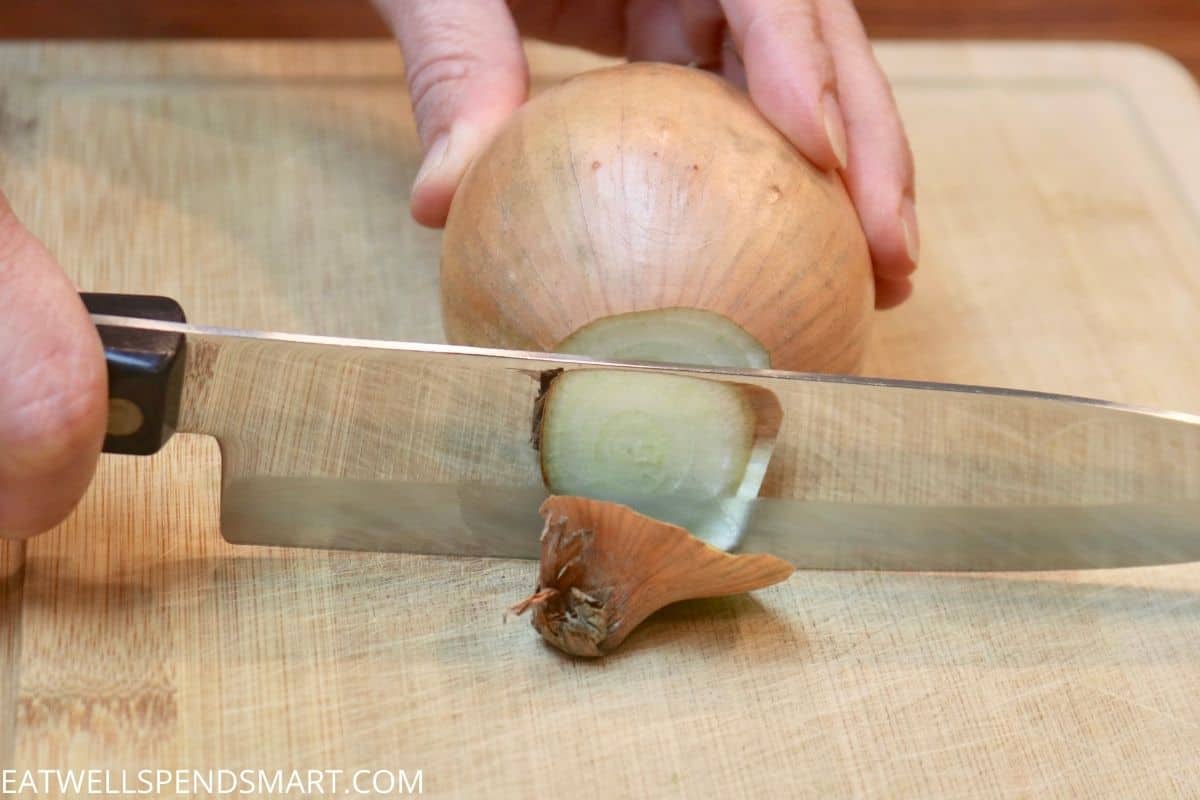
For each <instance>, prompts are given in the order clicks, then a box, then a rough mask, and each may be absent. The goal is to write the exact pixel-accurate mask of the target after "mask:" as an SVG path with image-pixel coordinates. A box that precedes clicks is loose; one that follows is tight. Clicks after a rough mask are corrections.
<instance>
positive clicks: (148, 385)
mask: <svg viewBox="0 0 1200 800" xmlns="http://www.w3.org/2000/svg"><path fill="white" fill-rule="evenodd" d="M81 296H82V297H83V304H84V305H85V306H87V310H88V311H89V312H90V313H92V314H108V315H110V316H115V317H135V318H138V319H153V320H162V321H165V322H186V321H187V320H186V319H185V318H184V315H183V309H182V308H180V306H179V304H178V303H176V302H175V301H174V300H172V299H171V298H169V297H157V296H150V295H133V294H96V293H92V292H84V293H82V295H81ZM96 330H97V331H99V333H100V341H101V343H103V345H104V360H105V362H106V363H107V364H108V429H107V431H105V434H104V452H106V453H122V454H125V455H139V456H140V455H151V454H153V453H157V452H158V451H159V450H160V449H161V448H162V446H163V445H164V444H166V443H167V440H168V439H170V438H171V434H172V433H174V432H175V424H176V421H177V419H178V417H179V392H180V389H181V387H182V386H183V362H184V336H183V334H182V333H170V332H165V331H144V330H131V329H128V328H114V327H112V326H109V325H97V326H96Z"/></svg>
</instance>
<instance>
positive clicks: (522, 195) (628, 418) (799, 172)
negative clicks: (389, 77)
mask: <svg viewBox="0 0 1200 800" xmlns="http://www.w3.org/2000/svg"><path fill="white" fill-rule="evenodd" d="M497 5H498V4H497ZM534 5H536V4H534V3H524V4H518V5H517V9H516V14H517V18H518V21H521V20H526V19H527V17H528V15H529V14H530V13H531V12H530V8H531V7H532V6H534ZM451 6H453V7H454V8H456V9H457V10H458V12H459V13H460V16H459V17H457V18H456V19H458V20H459V21H458V22H456V23H455V25H454V27H452V28H449V29H445V30H443V31H441V33H440V34H439V35H435V36H433V37H432V38H431V39H429V40H425V39H423V38H422V36H423V35H426V34H428V33H429V32H430V31H434V30H437V27H436V26H437V23H438V10H439V9H440V10H441V11H445V10H446V9H448V8H450V7H451ZM602 6H603V4H600V6H597V5H596V4H587V6H586V8H588V9H591V10H592V11H593V12H596V11H597V9H598V8H599V7H602ZM613 6H614V7H615V6H620V7H621V8H622V9H623V13H625V14H626V23H628V22H629V21H630V20H631V19H634V18H636V17H637V15H638V14H642V15H643V17H644V19H643V20H642V21H643V22H645V23H646V24H648V25H650V26H651V27H652V28H654V27H655V26H657V31H658V34H659V36H658V44H659V45H666V44H669V43H670V36H666V37H665V38H663V35H664V33H665V32H666V31H667V30H668V29H669V28H671V26H672V25H675V28H676V33H678V34H680V36H678V37H676V41H675V45H682V44H683V43H684V42H686V47H688V48H691V51H690V52H691V55H692V56H693V57H692V58H688V59H683V58H682V57H681V56H680V53H682V52H683V49H680V48H677V49H676V50H675V51H674V55H675V57H676V58H675V60H686V61H690V62H703V63H706V64H708V65H709V66H710V67H712V69H711V70H710V71H715V72H719V73H721V74H722V75H724V76H725V77H726V78H732V79H733V80H734V81H735V82H736V81H737V80H738V79H740V78H742V77H743V76H744V77H745V79H746V82H747V83H748V85H749V88H750V93H749V96H747V95H746V94H745V93H743V92H741V91H739V90H738V89H737V88H735V87H734V86H733V85H732V84H731V83H730V82H729V81H727V80H723V79H722V78H718V77H715V76H713V75H711V74H706V73H705V71H704V70H699V69H691V68H686V67H681V66H674V65H670V64H663V63H657V64H646V63H641V64H630V65H625V66H620V67H613V68H608V69H602V70H595V71H592V72H588V73H585V74H583V75H579V76H576V77H574V78H571V79H569V80H567V81H565V82H564V83H562V84H560V85H558V86H556V87H553V88H551V89H549V90H547V91H545V92H544V93H542V94H540V95H539V96H538V97H537V98H535V99H534V100H532V101H530V102H529V103H526V104H524V105H523V106H522V107H521V108H519V109H516V110H515V111H514V108H516V106H517V105H520V104H521V103H522V102H523V100H524V94H525V88H526V87H525V79H524V77H523V76H524V64H523V62H522V61H521V59H520V49H519V44H518V42H517V41H516V38H515V34H516V30H515V28H513V25H512V22H513V20H512V19H510V18H508V17H507V12H505V11H504V9H503V8H502V7H501V8H499V9H497V8H496V7H494V6H493V4H492V3H489V2H485V1H484V0H474V2H470V1H469V0H442V3H441V4H439V3H427V4H415V3H396V4H394V5H392V6H389V7H390V9H391V12H390V13H391V16H392V18H393V20H394V21H395V22H396V24H397V27H398V32H399V34H400V36H401V40H402V44H404V46H405V50H406V53H407V55H408V58H409V82H410V86H411V88H412V90H413V97H414V106H415V109H416V112H417V117H418V123H419V125H420V127H421V135H422V139H423V141H424V142H425V143H426V145H427V147H428V152H427V155H426V160H425V163H424V164H423V165H422V167H421V170H420V173H419V174H418V177H417V179H416V182H415V186H414V192H413V212H414V215H415V216H416V217H417V218H418V219H419V220H420V221H422V222H426V223H433V224H442V223H444V224H445V227H446V231H445V235H444V237H443V243H442V263H441V293H442V312H443V320H444V324H445V330H446V335H447V338H448V340H449V341H451V342H453V343H458V344H470V345H477V346H484V347H505V348H510V349H518V350H542V351H558V352H563V353H571V354H579V355H586V356H594V357H598V358H602V359H608V360H615V361H658V362H671V363H679V364H691V365H711V366H726V367H756V368H762V367H773V368H778V369H785V370H793V371H808V372H853V371H855V370H856V369H857V368H858V366H859V364H860V363H861V359H862V356H863V352H864V349H865V345H866V343H867V338H868V336H867V334H868V331H869V327H870V323H871V317H872V315H873V308H874V307H876V306H888V305H892V304H895V303H896V302H899V301H900V300H903V299H904V297H905V296H906V295H907V293H908V291H909V284H908V277H907V276H908V274H909V273H910V272H911V271H912V269H913V268H914V267H915V262H916V256H917V252H916V251H917V235H916V223H915V217H914V212H913V205H912V191H911V174H912V173H911V166H910V159H909V156H908V148H907V145H906V144H905V142H904V136H903V132H902V131H901V130H900V126H899V122H898V120H897V118H896V115H895V109H894V106H893V105H892V103H891V97H890V94H889V93H888V91H887V87H886V83H885V82H884V80H883V78H882V76H881V75H880V74H879V71H878V68H877V67H876V66H875V65H874V62H873V61H872V60H871V56H870V48H869V46H868V45H867V44H866V40H865V36H864V35H863V33H862V29H861V26H859V25H858V23H857V18H856V17H855V16H854V13H853V9H852V6H850V4H849V2H843V0H808V1H807V2H800V1H798V2H792V3H783V2H782V0H780V2H777V3H776V2H772V0H764V2H754V3H750V2H748V0H729V1H728V2H726V3H724V4H723V6H722V7H719V6H717V4H716V3H715V2H705V0H686V2H685V0H679V3H678V4H676V3H673V2H671V0H661V1H660V2H655V0H645V2H630V3H628V4H616V3H614V4H613ZM559 7H560V8H562V9H564V10H563V11H562V13H561V16H560V18H559V19H558V27H557V28H556V30H558V32H559V34H560V35H558V36H556V37H555V38H560V39H566V40H568V41H571V42H572V43H575V44H584V45H588V46H592V47H593V48H596V49H606V48H605V46H604V45H603V43H602V39H598V38H597V36H602V32H601V30H600V29H596V28H595V25H594V24H593V25H591V26H582V25H581V26H580V27H579V28H578V29H577V30H576V31H575V34H577V35H576V36H572V35H568V34H565V33H564V31H565V30H566V29H569V28H570V24H569V23H571V21H572V20H574V22H575V23H581V22H582V21H583V20H582V17H580V18H579V19H574V17H573V15H574V16H576V17H578V16H579V15H581V14H582V13H583V12H582V11H581V10H580V9H581V8H584V5H583V4H561V5H560V6H559ZM468 8H471V9H474V10H475V11H476V12H478V14H479V15H480V16H478V17H472V16H470V15H468V14H467V13H466V12H467V11H468ZM722 8H723V10H724V15H723V16H722V15H721V14H720V13H717V12H720V11H721V9H722ZM610 10H611V9H610ZM489 13H490V14H491V17H488V14H489ZM705 13H707V14H708V17H707V18H706V17H705V16H704V15H705ZM672 15H674V16H672ZM714 15H715V16H714ZM489 19H490V22H491V24H493V25H496V26H499V27H497V28H495V29H494V30H501V29H502V30H505V31H507V33H509V34H512V36H511V39H512V41H510V42H508V44H509V45H511V49H510V50H508V51H505V49H504V48H503V47H501V48H500V49H499V50H497V49H496V47H495V44H494V42H493V43H491V44H490V45H485V44H484V43H483V40H482V39H480V40H478V41H476V42H475V43H474V45H472V43H471V41H470V35H471V31H472V30H474V27H475V26H476V25H484V26H485V27H486V24H487V21H488V20H489ZM706 19H707V22H705V20H706ZM542 22H543V24H546V22H545V20H543V21H542ZM592 22H593V23H594V22H595V20H592ZM726 22H727V24H728V30H729V32H730V33H731V34H732V41H736V42H738V43H739V45H740V47H739V49H740V51H741V52H742V53H744V54H745V72H744V73H743V72H742V69H741V66H742V61H741V59H740V58H738V57H737V56H736V52H735V51H734V48H733V47H732V46H729V47H722V46H721V44H720V43H721V32H722V30H723V26H724V25H725V23H726ZM506 26H507V27H506ZM664 26H665V27H664ZM821 26H824V28H825V29H826V30H828V31H830V32H832V33H835V34H837V35H838V37H839V38H838V40H837V41H836V42H835V41H830V42H828V44H826V43H825V42H823V41H822V40H821V38H820V37H819V36H816V35H815V32H816V31H818V30H820V29H821ZM628 29H629V31H630V34H629V37H630V38H629V41H626V42H624V45H625V46H626V49H627V50H628V51H629V53H630V54H631V55H638V49H639V48H643V49H644V46H645V45H646V44H647V42H651V41H653V40H654V37H650V38H647V37H645V36H643V35H642V34H644V33H645V32H644V31H643V32H641V33H639V32H638V31H637V29H636V28H633V27H630V28H628ZM481 30H482V28H481ZM446 31H449V33H448V34H447V32H446ZM705 32H706V33H707V34H708V35H701V34H702V33H705ZM683 34H687V35H686V36H684V35H683ZM447 37H448V38H447ZM580 37H582V38H580ZM448 42H449V43H450V44H455V43H456V44H457V50H456V49H455V47H454V46H450V44H448ZM609 44H612V43H611V42H610V43H609ZM800 45H802V47H801V46H800ZM706 47H707V48H709V49H708V50H706V49H705V48H706ZM713 48H716V49H713ZM464 54H467V55H466V60H465V61H462V60H460V61H459V62H457V66H456V62H455V56H456V55H458V56H463V55H464ZM484 54H487V55H484ZM488 59H499V61H500V62H505V59H507V62H506V63H502V64H500V66H501V67H502V68H501V69H498V70H496V69H493V70H491V71H488V72H486V73H485V72H483V71H482V70H480V71H478V72H476V71H475V68H477V67H479V66H480V65H481V64H484V63H485V62H487V61H488ZM514 65H515V66H514ZM491 66H492V67H495V66H497V64H495V63H492V64H491ZM504 67H507V68H510V69H516V70H517V71H518V72H519V74H520V75H521V76H522V77H521V79H520V80H519V81H517V83H515V84H506V78H505V76H506V74H507V75H508V78H512V77H513V74H512V73H511V72H509V73H506V72H505V69H504ZM439 76H440V78H439ZM485 83H486V85H485ZM838 87H848V88H850V89H852V95H853V96H852V97H844V96H843V97H842V98H841V99H840V100H839V93H838V92H837V88H838ZM485 89H486V91H485ZM868 106H870V107H871V108H872V109H873V110H872V111H871V113H870V114H868V115H864V114H863V113H862V112H863V109H864V108H866V107H868ZM880 109H882V113H880ZM873 159H874V160H873ZM880 165H883V166H882V167H881V166H880ZM879 170H882V171H879ZM556 372H561V374H552V373H548V374H546V375H543V376H542V381H541V383H542V391H541V392H540V394H539V396H538V399H537V402H536V413H535V415H534V425H535V430H534V436H533V441H534V443H535V446H536V447H538V449H539V451H540V460H541V468H542V475H543V478H544V481H545V483H546V487H547V489H549V490H550V491H551V492H552V493H554V494H557V495H561V496H575V497H576V499H578V501H579V502H580V503H584V504H585V506H586V509H590V510H586V513H583V512H580V509H581V508H584V507H583V506H578V507H577V506H572V509H574V510H573V511H571V513H570V514H567V515H566V516H567V517H568V518H570V519H568V520H566V521H564V522H563V526H565V527H563V528H562V530H558V528H555V529H554V531H551V533H552V534H553V535H550V536H549V538H547V537H546V535H545V534H544V535H543V552H542V575H541V578H540V579H539V583H538V587H537V589H536V591H535V593H534V594H533V595H532V596H531V597H530V598H528V599H527V600H526V601H524V602H523V603H521V604H519V606H518V608H519V609H529V608H532V609H533V610H534V611H535V614H534V625H535V627H537V628H538V629H539V631H541V632H542V633H543V636H545V637H546V638H547V640H548V641H550V642H552V643H554V644H555V645H556V646H558V647H560V648H561V649H564V650H566V651H567V652H572V653H576V654H582V655H599V654H601V653H603V652H607V650H609V649H611V648H612V647H615V646H616V645H617V644H618V643H619V642H620V641H621V639H622V638H623V637H624V635H625V633H627V632H628V629H629V628H628V627H626V626H629V627H632V626H633V625H636V624H637V623H638V622H639V621H640V620H641V619H642V618H644V616H645V615H646V614H649V613H651V612H652V611H653V609H654V608H655V607H656V606H657V604H659V603H662V602H672V601H673V600H674V599H679V598H682V597H700V596H708V595H710V594H722V593H725V592H728V591H745V590H748V589H752V588H756V587H760V586H764V585H767V584H768V583H770V582H773V581H774V580H780V579H783V578H784V577H786V575H787V574H789V573H790V568H788V567H787V565H783V564H776V563H774V562H772V561H770V560H769V559H766V557H750V556H742V557H738V558H733V557H718V556H720V555H721V554H719V553H718V552H717V551H715V550H713V549H712V548H708V547H706V546H704V545H703V543H701V542H699V541H698V540H692V539H690V538H689V535H688V533H687V532H686V531H685V530H683V528H681V527H675V526H672V525H669V524H664V523H672V522H674V523H675V524H676V525H683V524H687V525H688V526H689V527H691V526H692V525H699V526H700V527H702V528H704V529H705V530H710V529H713V527H714V526H716V529H718V530H720V526H721V525H724V524H725V523H726V522H730V523H732V524H733V525H735V526H736V525H738V524H741V523H740V522H739V520H740V519H741V513H740V512H739V510H738V509H739V508H741V507H742V506H741V505H739V504H744V503H747V502H748V501H749V500H750V499H751V498H753V497H754V496H755V495H756V494H757V493H758V491H759V485H760V482H761V481H762V479H763V474H764V469H765V468H766V464H767V461H766V459H769V458H770V452H771V449H772V448H773V447H774V438H773V437H774V432H775V431H777V429H778V412H779V406H778V403H777V401H776V400H775V399H774V398H773V397H772V396H769V395H770V393H769V392H765V393H764V391H763V390H761V389H756V387H754V386H751V385H749V384H744V383H737V382H725V381H716V380H709V379H706V378H698V377H687V376H682V375H666V374H660V373H647V372H643V371H641V370H632V369H611V368H610V369H604V368H600V369H596V368H591V369H589V368H576V369H569V370H567V371H566V372H562V371H556ZM764 394H766V395H767V397H766V399H765V400H764V397H763V395H764ZM583 498H587V499H586V500H584V499H583ZM572 502H574V501H572ZM576 512H580V513H576ZM593 512H594V513H593ZM638 512H641V514H639V513H638ZM646 515H649V516H646ZM576 516H578V517H579V519H574V517H576ZM651 516H652V517H656V518H657V520H659V521H655V520H651V519H650V517H651ZM680 517H684V518H686V519H687V520H688V522H686V523H684V522H682V521H680ZM568 523H569V524H568ZM556 524H557V523H556ZM548 530H549V529H548ZM693 530H695V528H693ZM734 533H735V534H736V531H734ZM564 537H565V538H564ZM736 538H737V537H736V536H735V537H734V539H735V540H736ZM658 545H664V546H665V549H661V548H660V549H655V547H656V546H658ZM647 548H649V549H647ZM652 556H653V558H659V559H661V560H662V564H661V565H658V566H656V565H655V563H651V562H653V558H652ZM746 559H750V560H746ZM764 559H766V560H764ZM752 564H753V565H758V566H762V567H763V569H765V570H766V572H764V573H763V574H762V575H759V576H757V577H756V579H755V580H753V581H744V580H741V579H740V578H738V579H736V580H735V579H734V577H736V576H740V575H741V574H742V573H743V572H744V571H745V570H746V569H747V568H748V565H752ZM758 566H756V567H754V568H755V569H757V568H758ZM568 573H569V580H568V579H567V578H564V577H563V576H565V575H568ZM664 575H666V576H669V577H668V578H662V576H664ZM660 579H662V580H665V581H666V583H665V584H662V585H660ZM660 589H661V591H659V590H660ZM626 596H628V597H630V598H634V597H637V598H653V602H651V601H650V600H646V602H644V603H641V602H639V603H633V604H632V605H631V606H630V607H629V608H626V607H625V606H626V605H628V604H626V603H625V601H623V600H621V598H624V597H626Z"/></svg>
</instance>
